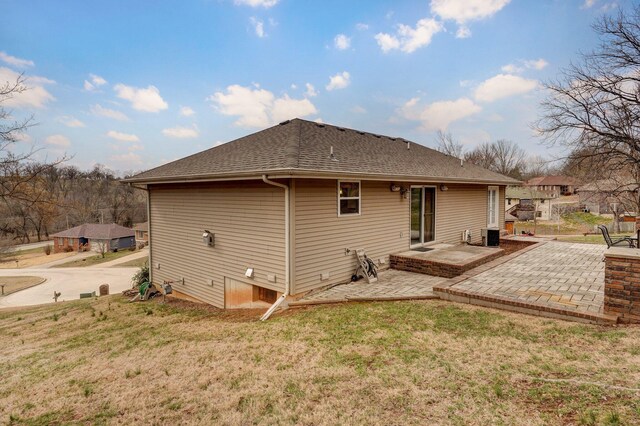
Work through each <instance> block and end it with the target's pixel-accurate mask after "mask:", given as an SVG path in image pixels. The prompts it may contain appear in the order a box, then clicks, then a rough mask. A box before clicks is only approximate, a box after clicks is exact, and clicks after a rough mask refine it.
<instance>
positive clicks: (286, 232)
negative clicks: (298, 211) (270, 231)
mask: <svg viewBox="0 0 640 426" xmlns="http://www.w3.org/2000/svg"><path fill="white" fill-rule="evenodd" d="M262 181H263V182H264V183H266V184H268V185H273V186H277V187H279V188H283V189H284V252H285V254H284V256H285V259H284V277H285V278H284V293H282V296H280V297H279V298H278V300H276V301H275V303H274V304H273V305H271V307H270V308H269V309H268V310H267V312H265V313H264V315H262V317H261V318H260V321H266V320H267V319H269V317H270V316H271V314H272V313H274V312H275V310H276V309H278V307H279V306H280V305H281V304H282V302H284V301H285V300H286V298H287V296H289V292H290V290H291V277H290V271H291V264H290V263H291V261H290V259H291V256H290V250H291V248H290V244H289V241H290V237H291V224H290V217H289V190H290V188H289V185H285V184H283V183H279V182H274V181H272V180H269V178H268V177H267V175H262Z"/></svg>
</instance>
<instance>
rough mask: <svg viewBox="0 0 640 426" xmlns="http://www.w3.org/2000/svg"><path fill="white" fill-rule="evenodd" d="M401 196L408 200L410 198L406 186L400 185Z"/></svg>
mask: <svg viewBox="0 0 640 426" xmlns="http://www.w3.org/2000/svg"><path fill="white" fill-rule="evenodd" d="M400 196H401V197H402V198H404V199H405V200H406V199H407V198H409V190H408V189H407V188H405V187H400Z"/></svg>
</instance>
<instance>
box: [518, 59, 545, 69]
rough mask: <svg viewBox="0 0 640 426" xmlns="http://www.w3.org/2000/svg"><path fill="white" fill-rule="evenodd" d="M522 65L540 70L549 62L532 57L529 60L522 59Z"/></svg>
mask: <svg viewBox="0 0 640 426" xmlns="http://www.w3.org/2000/svg"><path fill="white" fill-rule="evenodd" d="M524 65H525V66H526V67H527V68H533V69H536V70H541V69H543V68H545V67H546V66H547V65H549V62H547V61H545V60H544V59H542V58H540V59H532V60H530V61H524Z"/></svg>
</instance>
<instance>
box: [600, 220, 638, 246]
mask: <svg viewBox="0 0 640 426" xmlns="http://www.w3.org/2000/svg"><path fill="white" fill-rule="evenodd" d="M598 229H599V230H600V232H602V237H603V238H604V241H605V242H606V243H607V248H611V247H612V246H615V245H618V244H620V243H623V242H624V243H627V244H628V245H629V247H630V248H635V247H636V240H637V238H632V237H622V238H618V239H616V240H612V239H611V236H610V235H609V230H608V229H607V227H606V226H604V225H598Z"/></svg>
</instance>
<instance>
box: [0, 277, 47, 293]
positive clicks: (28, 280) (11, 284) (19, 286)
mask: <svg viewBox="0 0 640 426" xmlns="http://www.w3.org/2000/svg"><path fill="white" fill-rule="evenodd" d="M44 281H45V279H44V278H42V277H32V276H27V277H0V285H3V286H4V295H5V296H6V295H8V294H11V293H15V292H16V291H20V290H24V289H25V288H29V287H33V286H34V285H38V284H42V283H43V282H44Z"/></svg>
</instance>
